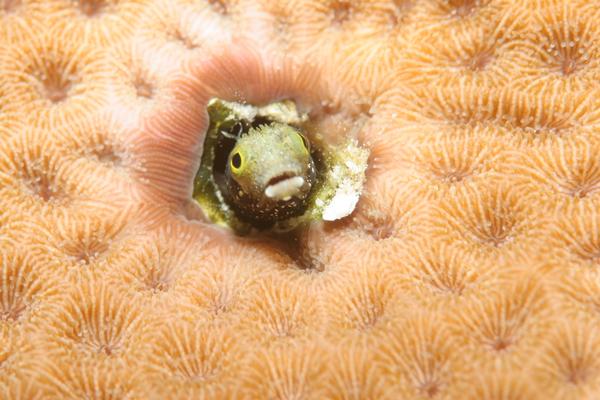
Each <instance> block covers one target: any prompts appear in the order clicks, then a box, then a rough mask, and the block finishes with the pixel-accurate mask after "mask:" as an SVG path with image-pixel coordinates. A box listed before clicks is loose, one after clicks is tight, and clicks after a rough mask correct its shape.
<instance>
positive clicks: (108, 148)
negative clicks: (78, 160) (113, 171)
mask: <svg viewBox="0 0 600 400" xmlns="http://www.w3.org/2000/svg"><path fill="white" fill-rule="evenodd" d="M93 154H94V155H95V156H96V157H97V158H98V161H100V162H101V163H103V164H108V165H111V166H115V167H118V166H120V165H122V164H123V157H122V156H121V155H120V154H119V152H118V151H117V149H115V148H114V147H113V146H112V145H108V144H104V145H101V146H98V147H97V148H95V149H94V151H93Z"/></svg>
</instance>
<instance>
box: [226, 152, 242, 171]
mask: <svg viewBox="0 0 600 400" xmlns="http://www.w3.org/2000/svg"><path fill="white" fill-rule="evenodd" d="M243 165H244V158H243V157H242V153H240V152H239V151H236V152H234V153H233V154H232V155H231V158H230V160H229V166H230V167H231V172H233V173H236V174H237V173H239V172H240V171H241V170H242V166H243Z"/></svg>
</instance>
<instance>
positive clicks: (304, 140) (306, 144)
mask: <svg viewBox="0 0 600 400" xmlns="http://www.w3.org/2000/svg"><path fill="white" fill-rule="evenodd" d="M296 135H298V137H299V138H300V142H301V143H302V147H304V150H306V152H307V153H310V144H309V142H308V139H307V138H306V136H304V135H303V134H301V133H299V132H296Z"/></svg>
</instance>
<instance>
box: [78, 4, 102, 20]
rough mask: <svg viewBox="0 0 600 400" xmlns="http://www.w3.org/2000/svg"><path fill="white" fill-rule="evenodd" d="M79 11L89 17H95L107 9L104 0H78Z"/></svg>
mask: <svg viewBox="0 0 600 400" xmlns="http://www.w3.org/2000/svg"><path fill="white" fill-rule="evenodd" d="M77 3H78V4H79V11H81V13H82V14H83V15H85V16H86V17H89V18H93V17H97V16H99V15H101V14H103V13H104V12H106V11H107V9H108V3H107V2H106V0H79V1H78V2H77Z"/></svg>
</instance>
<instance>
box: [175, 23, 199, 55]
mask: <svg viewBox="0 0 600 400" xmlns="http://www.w3.org/2000/svg"><path fill="white" fill-rule="evenodd" d="M172 36H173V39H174V40H175V41H176V42H179V43H181V44H183V45H184V46H185V48H186V49H188V50H193V49H195V48H196V47H198V46H196V45H195V44H194V42H193V41H192V39H191V38H190V37H189V36H188V35H186V34H184V33H183V32H182V31H181V29H179V28H177V29H175V31H174V32H173V34H172Z"/></svg>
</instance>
